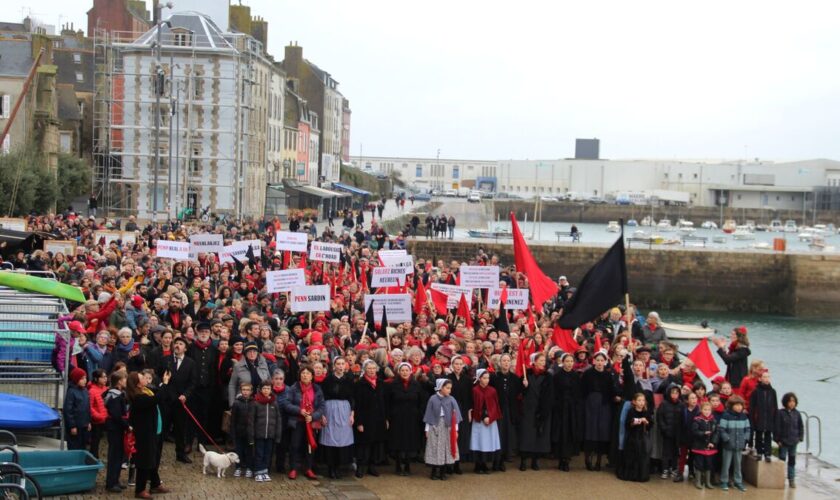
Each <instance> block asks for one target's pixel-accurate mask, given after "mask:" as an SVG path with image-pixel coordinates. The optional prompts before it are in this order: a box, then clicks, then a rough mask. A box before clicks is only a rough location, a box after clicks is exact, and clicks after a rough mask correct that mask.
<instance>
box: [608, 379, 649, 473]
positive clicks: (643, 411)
mask: <svg viewBox="0 0 840 500" xmlns="http://www.w3.org/2000/svg"><path fill="white" fill-rule="evenodd" d="M631 401H632V407H631V408H630V410H629V411H628V412H627V416H626V419H625V421H624V426H625V434H624V449H623V450H622V458H621V460H620V463H619V466H618V468H617V469H616V475H617V476H618V478H619V479H621V480H623V481H638V482H647V481H649V480H650V448H651V441H650V427H651V425H652V424H653V417H652V415H651V413H650V411H649V410H648V409H647V397H646V396H645V395H644V394H643V393H641V392H639V393H637V394H636V395H635V396H633V399H632V400H631Z"/></svg>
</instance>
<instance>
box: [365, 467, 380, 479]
mask: <svg viewBox="0 0 840 500" xmlns="http://www.w3.org/2000/svg"><path fill="white" fill-rule="evenodd" d="M367 473H368V475H369V476H373V477H379V471H377V470H376V467H374V466H372V465H371V466H370V467H368V470H367Z"/></svg>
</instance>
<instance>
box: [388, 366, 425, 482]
mask: <svg viewBox="0 0 840 500" xmlns="http://www.w3.org/2000/svg"><path fill="white" fill-rule="evenodd" d="M411 371H412V370H411V365H410V364H409V363H405V362H403V363H400V364H399V365H397V377H396V378H395V379H394V381H393V382H391V383H390V384H388V387H387V390H386V392H385V403H386V404H385V407H386V408H387V411H388V451H389V452H390V453H391V455H392V456H393V457H394V459H395V461H396V465H395V472H396V474H397V475H398V476H408V475H409V474H410V473H411V470H410V468H409V464H410V462H411V459H412V458H413V457H415V456H416V455H417V453H418V452H419V451H420V449H421V448H422V447H423V440H422V438H421V437H422V434H421V431H422V428H421V422H422V419H423V412H424V411H425V409H426V399H427V398H426V395H425V394H424V391H423V388H422V387H420V384H419V383H418V382H417V381H416V380H415V379H414V377H413V376H412V374H411Z"/></svg>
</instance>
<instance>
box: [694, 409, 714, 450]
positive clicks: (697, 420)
mask: <svg viewBox="0 0 840 500" xmlns="http://www.w3.org/2000/svg"><path fill="white" fill-rule="evenodd" d="M707 432H708V433H709V434H706V433H707ZM709 443H711V444H713V445H714V446H715V447H714V448H713V449H717V444H718V422H717V420H715V417H714V416H713V415H712V416H711V418H709V419H708V420H706V419H705V418H703V415H697V416H696V417H694V420H693V421H692V422H691V449H692V450H706V449H708V445H709Z"/></svg>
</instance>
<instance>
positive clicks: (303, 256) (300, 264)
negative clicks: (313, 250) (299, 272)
mask: <svg viewBox="0 0 840 500" xmlns="http://www.w3.org/2000/svg"><path fill="white" fill-rule="evenodd" d="M298 267H299V268H300V269H306V252H303V253H302V254H300V261H299V262H298Z"/></svg>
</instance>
